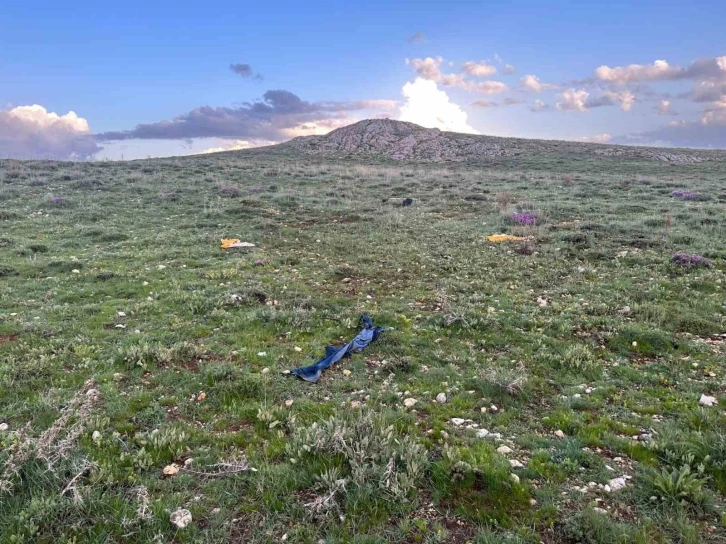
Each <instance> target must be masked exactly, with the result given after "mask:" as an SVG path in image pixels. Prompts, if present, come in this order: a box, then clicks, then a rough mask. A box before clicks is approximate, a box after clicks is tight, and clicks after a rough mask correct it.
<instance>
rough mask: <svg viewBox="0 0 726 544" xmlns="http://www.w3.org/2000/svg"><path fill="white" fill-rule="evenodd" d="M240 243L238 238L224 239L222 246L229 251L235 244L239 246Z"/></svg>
mask: <svg viewBox="0 0 726 544" xmlns="http://www.w3.org/2000/svg"><path fill="white" fill-rule="evenodd" d="M239 242H240V241H239V239H237V238H223V239H222V243H221V244H220V245H221V247H222V249H229V248H230V246H233V245H234V244H239Z"/></svg>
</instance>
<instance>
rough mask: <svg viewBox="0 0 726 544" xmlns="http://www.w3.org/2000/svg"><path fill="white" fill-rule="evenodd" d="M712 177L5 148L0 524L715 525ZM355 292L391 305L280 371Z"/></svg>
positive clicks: (135, 535)
mask: <svg viewBox="0 0 726 544" xmlns="http://www.w3.org/2000/svg"><path fill="white" fill-rule="evenodd" d="M724 182H726V175H725V174H724V170H723V167H722V165H721V164H720V163H701V164H693V165H687V166H673V165H669V164H665V163H659V162H656V161H651V162H647V161H634V160H627V161H618V160H614V159H607V158H599V159H598V158H596V157H594V156H592V157H587V156H582V157H577V158H573V157H572V156H569V157H564V156H563V157H558V156H553V155H540V156H528V157H513V158H506V159H498V160H496V161H492V162H491V163H488V164H485V165H466V164H455V165H426V166H423V165H410V164H397V163H390V162H375V161H374V160H373V159H368V160H360V161H344V160H337V159H330V160H323V159H322V158H311V157H299V156H292V155H285V154H284V153H283V152H281V151H251V152H243V153H224V154H218V155H211V156H201V157H187V158H174V159H159V160H148V161H137V162H127V163H111V162H110V163H77V164H76V163H74V164H71V163H53V162H18V161H0V203H1V205H0V422H1V423H6V424H7V425H8V430H7V431H5V432H0V480H2V481H1V482H0V483H1V484H2V487H3V489H4V491H2V492H0V535H2V536H0V539H2V541H3V542H5V541H7V542H73V541H75V542H86V541H91V542H108V541H121V540H124V541H137V542H149V541H153V540H154V539H157V540H159V541H170V540H174V541H178V542H208V541H209V542H214V541H238V542H279V541H280V539H281V538H282V537H283V535H287V541H288V542H295V543H298V542H302V543H307V542H310V543H316V542H319V541H321V540H322V541H324V542H329V543H334V542H359V543H364V542H365V543H374V542H375V543H378V542H401V543H403V542H406V543H408V542H422V543H433V542H458V543H464V542H482V543H483V542H487V543H489V542H539V541H546V542H573V543H574V542H620V541H622V542H699V541H704V542H709V541H714V542H717V541H721V540H723V539H726V526H724V523H723V521H722V520H723V519H725V518H724V514H723V508H724V496H723V493H724V492H726V438H724V436H725V435H726V431H724V428H726V427H724V424H725V423H726V417H725V416H724V413H723V410H722V408H721V407H719V406H715V407H711V408H705V407H701V406H699V404H698V400H699V398H700V396H701V395H702V394H707V395H713V396H716V397H717V398H718V399H720V400H721V402H723V399H724V372H725V371H726V337H724V336H723V333H724V332H726V304H725V303H724V300H726V296H725V294H724V288H725V287H726V282H725V281H724V280H725V279H726V276H725V274H724V271H725V270H726V262H725V261H724V259H725V258H726V213H724V212H726V209H725V208H726V191H725V190H724V189H723V187H724V186H726V184H725V183H724ZM678 188H682V189H687V190H691V191H694V192H699V193H703V194H708V195H709V196H710V197H711V198H710V199H709V200H707V201H699V202H684V201H679V200H673V199H671V198H670V193H671V191H673V190H674V189H678ZM53 196H60V197H63V201H62V202H60V203H56V204H54V203H53V202H52V201H51V197H53ZM405 197H411V198H413V199H414V205H413V206H412V207H410V208H402V207H400V206H398V203H399V202H400V201H401V199H403V198H405ZM518 210H530V211H534V212H536V214H537V217H538V223H537V225H536V226H534V227H517V226H513V225H511V224H510V223H509V222H508V221H507V215H508V214H510V213H513V212H515V211H518ZM495 233H512V234H516V235H520V236H525V237H528V240H527V241H525V242H521V243H516V242H515V243H504V244H493V243H489V242H488V241H487V239H486V237H487V236H488V235H490V234H495ZM225 237H235V238H240V239H242V240H243V241H250V242H253V243H255V244H256V247H255V248H254V249H251V250H248V251H233V250H232V251H223V250H221V249H220V248H219V240H220V239H221V238H225ZM678 251H685V252H688V253H689V254H690V253H698V254H701V255H704V256H706V257H708V258H710V259H711V260H712V261H713V266H711V267H703V268H691V269H681V268H678V267H676V266H675V265H673V264H671V262H670V259H671V257H672V256H673V255H674V254H675V253H676V252H678ZM362 313H368V314H370V315H371V316H373V317H374V319H375V321H376V323H378V324H381V325H385V326H389V327H394V328H395V330H394V331H391V332H389V333H386V334H385V335H384V336H383V337H382V338H381V339H380V340H379V341H378V342H376V343H374V344H372V345H371V346H370V347H369V348H368V349H367V350H366V351H365V352H364V353H362V354H360V355H355V356H353V357H352V358H351V359H345V360H343V361H342V362H341V363H339V364H337V365H335V366H334V367H332V368H331V369H329V370H327V371H326V372H325V373H324V375H323V377H322V378H321V380H320V382H319V383H318V384H316V385H312V384H308V383H306V382H302V381H300V380H297V379H295V378H292V377H290V376H285V375H283V374H282V372H283V371H284V370H288V369H290V368H294V367H297V366H300V365H304V364H307V363H310V362H312V361H314V360H315V359H317V358H318V357H319V356H320V355H321V354H322V353H323V351H324V348H325V346H326V345H328V344H330V343H341V342H343V341H344V340H345V339H348V338H350V337H352V336H353V335H355V333H356V330H357V323H358V318H359V316H360V315H361V314H362ZM719 335H721V336H719ZM296 348H299V349H296ZM344 370H345V371H346V372H345V373H344ZM347 371H349V373H348V372H347ZM89 389H90V390H94V391H91V393H90V394H87V392H88V391H89ZM442 392H443V393H446V396H447V402H446V403H445V404H439V403H437V402H436V401H435V400H434V399H435V397H436V395H437V394H438V393H442ZM202 393H203V394H202ZM406 398H414V399H416V400H417V401H418V402H417V403H416V404H415V405H414V406H413V407H412V408H405V407H404V405H403V400H404V399H406ZM290 401H292V402H290ZM493 406H494V408H493ZM721 406H722V405H721ZM452 418H462V419H466V420H471V421H470V422H467V423H465V424H463V425H461V426H456V425H454V424H453V423H452V422H451V419H452ZM472 425H476V426H477V427H476V428H478V429H487V430H488V431H489V432H490V433H499V434H500V435H501V438H500V439H496V438H491V437H489V438H478V437H477V435H476V429H475V428H471V426H472ZM467 427H470V428H467ZM555 431H562V432H563V433H564V437H562V438H560V437H558V436H557V435H556V434H555ZM503 445H506V446H507V447H509V448H510V449H511V450H512V451H511V452H509V453H500V452H498V451H497V448H499V447H500V446H503ZM190 459H191V460H192V461H188V460H190ZM245 460H246V462H247V463H248V464H249V466H251V467H253V468H255V469H256V471H250V470H247V471H243V470H230V471H228V472H224V470H225V469H224V466H222V465H220V463H240V462H244V461H245ZM510 460H517V461H519V462H521V463H522V464H523V465H524V467H523V468H512V467H511V466H510ZM185 462H187V463H188V464H187V465H186V466H185ZM172 463H174V464H176V465H177V466H179V467H181V470H180V471H179V473H178V474H176V475H173V476H165V475H164V474H163V473H162V470H163V469H164V467H165V466H166V465H169V464H172ZM225 466H226V465H225ZM236 466H238V467H239V466H244V465H239V464H238V465H236ZM684 467H687V468H684ZM219 470H222V471H223V473H218V472H217V471H219ZM210 472H211V473H213V474H210ZM512 474H515V475H516V476H517V478H514V477H513V476H512ZM619 476H630V477H631V478H630V479H629V480H628V484H627V487H626V488H625V489H623V490H621V491H616V492H607V491H605V490H604V489H603V487H604V486H605V485H606V484H608V482H609V480H610V479H612V478H615V477H619ZM517 480H518V481H517ZM582 489H589V491H586V492H582V491H581V490H582ZM653 497H654V498H653ZM694 505H695V506H694ZM178 508H186V509H188V510H190V512H191V513H192V517H193V522H192V523H191V524H190V525H189V526H187V527H186V528H185V529H177V528H176V527H174V526H173V525H172V524H171V523H170V522H169V515H170V513H171V512H173V511H175V510H176V509H178ZM596 508H597V509H600V510H596Z"/></svg>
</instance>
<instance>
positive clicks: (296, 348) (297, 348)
mask: <svg viewBox="0 0 726 544" xmlns="http://www.w3.org/2000/svg"><path fill="white" fill-rule="evenodd" d="M292 349H294V350H295V351H297V352H298V353H300V352H301V351H302V348H301V347H299V346H295V347H294V348H292Z"/></svg>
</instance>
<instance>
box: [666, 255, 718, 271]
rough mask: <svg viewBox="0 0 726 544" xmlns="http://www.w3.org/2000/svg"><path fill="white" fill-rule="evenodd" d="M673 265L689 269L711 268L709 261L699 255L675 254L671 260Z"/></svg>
mask: <svg viewBox="0 0 726 544" xmlns="http://www.w3.org/2000/svg"><path fill="white" fill-rule="evenodd" d="M671 262H672V263H673V264H677V265H679V266H685V267H687V268H690V267H692V266H711V260H710V259H707V258H706V257H702V256H701V255H695V254H694V255H689V254H688V253H683V252H681V253H676V254H675V255H674V256H673V258H672V259H671Z"/></svg>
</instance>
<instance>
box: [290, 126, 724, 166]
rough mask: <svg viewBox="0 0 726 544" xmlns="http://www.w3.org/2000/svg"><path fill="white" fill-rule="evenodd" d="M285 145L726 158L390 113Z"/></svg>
mask: <svg viewBox="0 0 726 544" xmlns="http://www.w3.org/2000/svg"><path fill="white" fill-rule="evenodd" d="M281 145H282V146H284V147H289V148H293V149H295V150H299V151H302V152H304V153H307V154H312V155H378V156H383V157H388V158H390V159H393V160H399V161H415V162H447V161H481V160H485V159H491V158H494V157H507V156H516V155H526V154H535V153H564V154H572V155H582V154H591V155H601V156H606V157H607V156H610V157H622V158H628V159H629V158H634V159H651V160H659V161H667V162H673V163H679V164H690V163H696V162H703V161H709V160H719V161H722V160H724V159H725V158H726V152H724V151H704V150H693V149H662V148H649V147H632V146H622V145H609V144H593V143H581V142H568V141H558V140H525V139H521V138H501V137H496V136H481V135H472V134H460V133H456V132H443V131H441V130H439V129H436V128H424V127H421V126H419V125H416V124H413V123H407V122H404V121H393V120H390V119H368V120H365V121H360V122H358V123H354V124H352V125H348V126H345V127H342V128H339V129H336V130H333V131H332V132H330V133H328V134H326V135H324V136H302V137H299V138H295V139H293V140H291V141H289V142H286V143H284V144H281Z"/></svg>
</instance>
